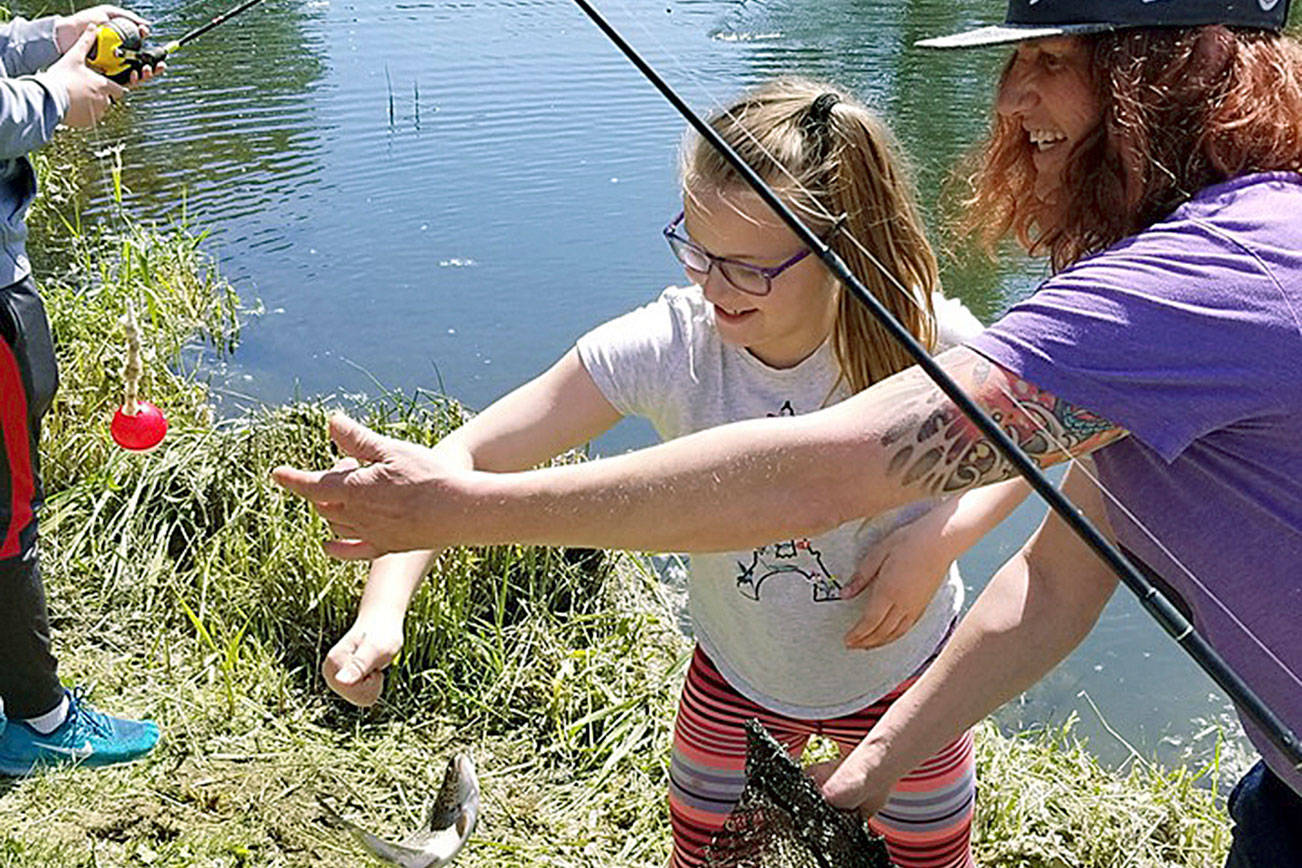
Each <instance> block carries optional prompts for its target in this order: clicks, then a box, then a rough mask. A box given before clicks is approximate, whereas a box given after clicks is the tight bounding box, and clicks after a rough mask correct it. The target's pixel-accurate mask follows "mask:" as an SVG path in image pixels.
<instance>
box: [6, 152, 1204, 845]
mask: <svg viewBox="0 0 1302 868" xmlns="http://www.w3.org/2000/svg"><path fill="white" fill-rule="evenodd" d="M68 177H72V176H71V175H68ZM73 199H75V195H74V194H70V198H69V200H68V201H72V200H73ZM60 213H62V212H59V211H57V210H51V211H47V212H46V214H45V216H44V218H43V219H45V220H46V221H47V223H46V229H45V231H47V232H48V233H50V234H51V236H57V244H55V245H51V246H52V247H57V248H58V249H59V250H61V251H62V253H61V259H60V261H61V262H62V265H61V266H60V267H58V268H57V269H55V270H51V269H52V268H53V266H47V268H46V270H45V272H44V274H46V275H53V276H46V277H44V279H43V280H42V285H43V288H44V292H45V294H46V297H47V299H48V302H49V308H50V312H51V319H52V321H53V324H54V329H55V332H56V334H57V336H58V340H59V354H60V363H61V366H62V371H63V385H62V388H61V391H60V395H59V399H58V401H57V403H56V406H55V407H54V409H53V411H52V412H51V415H50V417H49V418H48V421H47V424H46V428H45V431H44V435H45V440H44V453H43V454H44V456H45V464H44V469H45V472H46V476H47V480H48V490H49V499H48V503H47V506H46V511H45V514H44V517H43V531H44V547H43V550H42V557H43V563H44V566H45V569H46V574H47V589H48V592H49V596H50V608H51V612H52V616H53V622H54V623H53V626H54V633H55V647H56V651H57V653H58V654H59V656H60V658H61V667H62V669H61V671H62V674H63V677H64V678H65V679H66V680H67V681H69V682H76V683H81V684H86V685H89V686H90V687H91V688H92V689H93V699H94V700H95V701H96V702H97V703H98V704H99V705H101V706H102V707H104V708H105V709H108V710H110V711H113V712H115V713H130V714H135V715H148V716H150V717H152V718H154V719H155V720H157V721H159V723H160V724H161V726H162V728H163V731H164V734H165V735H164V740H163V742H162V744H161V746H160V748H159V749H158V750H157V751H156V752H155V754H154V755H152V756H151V757H150V758H148V759H147V760H146V761H143V762H141V763H138V764H135V765H133V766H130V767H126V768H114V769H105V770H71V771H69V770H62V771H55V772H50V773H46V774H42V775H38V776H36V777H33V778H31V779H27V780H23V781H20V782H9V783H5V784H0V865H5V866H8V865H22V866H116V865H123V866H125V865H142V864H143V865H168V866H224V865H229V866H236V865H250V866H264V865H266V866H281V865H284V866H308V865H311V866H354V865H359V864H363V863H364V861H365V860H364V859H363V857H361V856H360V855H359V851H358V849H357V848H356V847H355V845H354V844H353V843H352V841H351V839H349V838H348V837H347V836H346V835H344V834H343V833H342V832H341V831H340V830H338V829H336V828H333V827H332V826H330V825H329V824H328V823H327V822H326V820H325V818H324V817H323V816H322V811H321V809H320V808H319V807H318V805H317V803H316V800H315V794H316V793H318V792H326V793H332V794H335V795H336V796H338V797H339V799H340V800H341V801H342V802H343V804H344V806H345V811H346V813H348V814H349V815H350V816H351V817H353V818H355V819H358V820H360V821H362V822H363V823H365V824H367V825H370V826H372V827H374V828H376V829H381V830H392V831H394V832H397V831H398V830H402V829H407V828H411V827H413V826H415V825H416V824H417V823H418V822H419V821H420V819H421V817H422V812H423V809H424V806H425V803H426V802H427V800H428V798H429V797H430V795H431V794H432V792H433V790H434V789H435V788H437V786H438V783H439V780H440V778H441V774H442V769H443V763H444V761H445V760H446V757H447V756H448V754H449V753H451V752H452V751H454V750H460V749H469V750H470V751H471V752H472V753H473V755H474V756H475V758H476V760H477V762H478V765H479V768H480V773H481V778H482V783H483V785H484V807H483V818H482V822H481V825H480V827H479V830H478V832H477V834H476V837H475V838H474V839H473V840H472V842H471V846H470V847H469V848H468V849H467V851H466V852H465V854H464V856H463V858H462V859H461V860H460V862H459V864H465V865H468V866H488V865H494V866H542V865H548V866H553V865H554V866H625V865H627V866H641V865H662V864H664V862H665V860H666V858H667V854H668V846H667V842H668V816H667V810H666V807H665V798H664V794H665V788H666V780H667V777H666V774H667V773H666V765H667V762H668V745H669V733H670V726H671V722H672V715H673V709H674V705H675V701H676V698H677V691H678V687H679V684H680V681H681V677H682V670H683V665H684V662H685V654H686V652H687V650H688V649H687V645H686V643H685V642H684V640H683V639H682V638H681V637H680V636H679V635H678V634H677V633H676V632H675V631H674V629H673V627H672V624H673V615H672V613H671V612H670V611H669V609H668V608H667V607H666V605H665V604H664V603H663V602H662V600H661V596H660V594H659V591H658V588H657V586H656V583H655V580H654V578H653V577H651V576H650V575H649V573H648V572H647V571H646V570H645V569H643V568H641V567H640V565H639V562H638V561H636V560H634V559H633V558H629V557H626V556H618V555H608V554H604V553H599V552H592V551H586V550H550V549H537V548H524V547H502V548H495V549H455V550H450V551H448V552H446V553H444V554H443V555H442V556H441V558H440V560H439V562H438V564H437V565H436V567H435V568H434V570H433V573H434V575H435V579H434V580H431V581H428V582H426V583H425V585H424V586H423V587H422V589H421V590H420V591H419V592H418V595H417V597H416V599H415V601H414V603H413V606H412V613H411V616H410V617H409V618H408V621H407V625H408V626H407V636H406V642H405V646H404V649H403V654H402V656H401V658H400V660H399V661H398V662H397V664H396V665H395V666H394V667H393V669H392V670H391V671H390V675H389V680H388V683H387V684H386V689H385V699H384V701H383V702H382V703H381V704H380V705H379V706H378V707H376V708H374V709H371V710H367V711H360V710H357V709H353V708H352V707H350V706H348V705H347V704H346V703H344V702H342V701H341V700H338V699H336V698H334V697H333V695H332V694H331V693H330V692H329V691H328V690H327V689H326V687H325V686H324V684H323V683H322V681H321V679H320V676H319V675H318V671H319V665H320V661H321V659H322V657H323V655H324V653H325V651H326V650H327V649H328V648H329V647H330V645H331V644H332V643H333V641H334V640H335V639H336V638H337V637H338V636H339V635H341V634H342V633H343V631H344V630H345V628H346V627H347V626H348V625H349V623H350V622H351V619H352V615H353V612H354V609H355V606H356V601H357V595H358V591H359V588H360V582H361V580H362V577H363V570H362V568H361V567H359V566H356V565H349V564H342V563H338V562H334V561H331V560H329V559H328V558H326V557H325V556H324V555H323V554H322V552H321V549H320V546H319V544H318V543H319V541H320V540H322V539H323V538H325V536H326V534H327V528H326V527H325V525H324V524H323V523H322V522H321V521H320V520H319V519H318V518H317V517H316V516H315V515H314V514H313V513H312V512H311V510H310V509H308V508H307V507H306V505H305V504H304V503H302V502H301V501H298V500H297V499H295V498H292V497H290V496H287V495H285V494H284V493H282V492H281V491H280V490H279V489H278V488H276V487H275V486H274V485H272V484H271V482H270V480H269V477H268V472H269V470H270V469H271V467H273V466H274V465H276V464H278V463H282V462H289V463H294V464H298V465H304V466H321V465H324V464H327V463H329V462H330V461H331V460H332V458H333V456H332V454H331V451H330V448H329V446H328V444H327V442H326V440H325V436H324V430H325V419H326V414H327V410H328V406H329V402H307V403H298V404H294V405H291V406H285V407H279V408H272V409H268V410H266V411H264V412H262V413H259V414H257V415H255V416H253V417H251V418H246V419H240V420H234V421H221V422H218V421H215V420H214V419H213V414H212V412H211V410H210V408H209V404H208V401H207V392H206V389H205V387H204V385H203V382H202V380H201V379H200V377H199V376H197V374H196V372H195V371H193V370H191V371H190V372H189V373H179V372H180V371H181V367H182V360H183V359H193V358H195V357H196V355H200V356H202V355H205V354H206V355H207V356H208V357H212V356H213V355H221V354H223V353H227V352H229V351H230V350H231V348H232V347H233V346H234V343H235V341H236V339H237V337H238V322H237V319H238V303H237V300H236V297H235V294H234V292H233V291H232V290H231V287H229V286H228V285H227V284H226V283H225V282H224V281H223V280H222V279H221V278H220V276H219V275H217V273H216V271H215V270H214V268H213V267H212V266H211V264H210V263H209V262H208V260H207V259H206V258H205V256H204V255H203V243H202V242H203V236H202V235H201V234H198V235H197V234H194V233H193V232H192V231H191V230H190V229H189V228H188V227H186V226H184V225H176V226H168V227H149V226H143V225H140V224H138V223H136V222H134V221H132V220H131V218H130V217H129V215H126V214H119V215H118V216H117V217H115V218H114V219H113V220H112V221H111V225H108V226H85V225H82V224H80V223H79V222H78V221H77V220H76V219H66V220H64V219H62V218H59V217H58V215H59V214H60ZM52 218H53V219H54V222H53V223H52V224H51V223H49V222H48V221H50V220H51V219H52ZM128 300H132V301H134V302H135V304H136V306H137V309H138V310H139V311H142V326H143V330H144V337H145V341H146V344H147V347H148V348H149V349H150V353H149V354H148V357H147V358H146V369H147V372H146V376H145V379H144V381H143V382H142V384H141V389H142V395H143V396H144V397H147V398H149V399H150V400H153V401H155V402H156V403H158V404H159V405H160V406H161V407H163V408H164V410H165V411H166V412H167V413H168V415H169V418H170V421H171V424H172V430H171V432H170V433H169V435H168V438H167V439H166V440H165V441H164V443H163V445H162V446H161V447H159V448H158V449H157V450H155V451H154V452H151V453H148V454H144V455H136V454H130V453H126V452H123V451H121V450H118V449H117V448H116V447H114V446H112V444H111V443H110V441H109V439H108V434H107V427H108V419H109V416H110V415H111V413H112V411H113V409H114V408H115V407H116V406H117V403H118V402H120V400H121V384H120V382H119V379H118V371H119V370H120V366H121V361H122V360H121V353H122V345H123V339H122V334H121V328H120V325H119V322H118V319H119V317H120V316H121V314H122V312H123V310H124V309H125V305H126V303H127V301H128ZM350 409H351V410H352V411H353V412H354V413H357V414H359V415H362V416H363V417H365V418H367V419H368V421H370V422H371V423H372V424H374V425H375V426H376V427H378V428H380V429H381V430H383V431H385V432H387V433H390V434H394V435H396V436H402V437H407V438H410V439H414V440H418V441H422V442H432V441H434V440H436V439H437V438H438V437H440V436H442V434H444V433H446V432H447V431H448V430H450V429H451V428H452V427H454V426H456V425H457V424H460V422H461V420H462V418H463V415H464V414H463V410H462V408H461V407H460V406H459V405H458V404H457V403H456V402H455V401H453V400H451V399H449V398H445V397H441V396H436V395H429V394H418V395H414V396H400V395H389V396H384V397H382V398H380V399H378V400H375V401H373V402H371V403H369V404H366V405H364V406H361V407H353V408H350ZM567 460H576V459H573V458H571V459H567ZM978 744H979V763H980V781H981V784H980V786H981V791H980V793H981V794H980V817H979V823H978V834H979V843H978V852H979V854H980V857H981V863H982V864H983V865H987V866H1071V865H1091V866H1092V865H1098V866H1116V868H1122V866H1128V868H1140V866H1154V868H1156V866H1173V865H1180V866H1199V868H1202V866H1207V868H1211V866H1218V868H1219V865H1220V864H1221V861H1222V860H1223V854H1224V850H1225V847H1226V843H1227V831H1226V821H1225V818H1224V815H1223V812H1222V811H1221V809H1220V808H1219V807H1218V806H1217V804H1216V802H1215V799H1214V797H1213V795H1212V794H1211V793H1209V792H1208V791H1207V790H1206V789H1203V788H1199V787H1198V786H1195V782H1194V778H1193V775H1191V774H1190V773H1187V772H1184V771H1176V772H1164V771H1161V770H1158V769H1154V768H1151V767H1149V766H1147V765H1143V764H1139V765H1136V766H1135V767H1134V768H1133V769H1132V770H1131V771H1130V772H1129V773H1128V774H1126V775H1124V776H1123V775H1117V774H1114V773H1111V772H1107V771H1105V770H1103V769H1101V768H1100V767H1099V766H1098V764H1097V763H1096V762H1095V761H1094V760H1093V759H1092V758H1091V757H1090V755H1089V754H1088V752H1087V751H1085V750H1084V749H1083V748H1082V747H1081V746H1080V745H1078V744H1076V743H1075V742H1074V741H1073V740H1072V739H1071V737H1070V732H1069V731H1066V732H1057V733H1048V734H1040V735H1038V736H1035V737H1018V738H1011V739H1010V738H1005V737H1002V736H1000V735H999V734H998V733H997V732H996V731H995V730H994V729H993V728H992V727H989V726H986V727H983V728H982V729H981V731H980V738H979V742H978Z"/></svg>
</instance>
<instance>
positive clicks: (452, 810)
mask: <svg viewBox="0 0 1302 868" xmlns="http://www.w3.org/2000/svg"><path fill="white" fill-rule="evenodd" d="M317 801H319V802H320V803H321V807H322V808H324V809H325V812H326V815H327V816H329V817H330V818H331V819H332V820H334V821H335V822H336V823H338V824H339V825H341V826H343V827H344V828H345V829H347V830H348V831H349V832H350V833H351V834H352V836H353V837H354V838H356V839H357V840H358V842H360V843H361V845H362V846H363V847H365V848H366V849H367V850H369V851H370V852H371V853H373V854H375V855H376V856H377V857H379V858H380V859H383V860H384V861H386V862H389V863H392V864H394V865H401V866H402V868H438V866H440V865H448V864H451V862H452V860H453V859H455V858H456V856H457V853H459V852H461V848H462V847H464V846H465V844H466V839H467V838H469V837H470V833H471V832H473V831H474V830H475V823H476V821H478V819H479V778H478V777H477V776H476V775H475V764H474V763H473V762H471V761H470V757H469V756H468V755H466V754H457V755H456V756H454V757H452V759H450V760H448V770H447V771H446V772H444V774H443V786H442V787H440V788H439V794H438V796H437V797H436V798H435V799H434V804H432V805H430V809H429V819H428V820H427V821H426V823H425V828H424V829H421V830H420V831H419V832H415V833H414V834H412V835H409V836H408V837H406V838H404V839H403V840H401V841H398V842H396V843H391V842H389V841H386V840H384V839H383V838H380V837H377V836H376V835H372V834H371V833H370V832H367V831H366V830H365V829H362V828H361V827H360V826H357V825H356V824H354V823H351V822H349V821H348V820H345V819H344V818H343V817H341V816H340V815H339V812H338V811H336V810H335V809H334V807H333V806H332V805H331V804H330V802H329V800H327V799H326V797H325V796H322V795H318V796H317Z"/></svg>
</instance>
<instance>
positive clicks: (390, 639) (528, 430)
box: [321, 350, 620, 706]
mask: <svg viewBox="0 0 1302 868" xmlns="http://www.w3.org/2000/svg"><path fill="white" fill-rule="evenodd" d="M619 419H620V414H619V413H618V412H617V411H616V410H615V408H613V407H612V406H611V405H610V402H608V401H607V400H606V399H605V396H603V395H602V394H601V392H600V390H599V389H598V388H597V386H596V384H595V383H594V382H593V381H592V377H591V376H589V375H588V372H587V370H585V369H584V367H583V364H582V363H581V362H580V361H579V357H578V353H577V352H575V351H574V350H570V351H569V352H568V353H566V354H565V356H564V357H563V358H561V360H560V361H558V362H557V363H556V364H555V365H553V366H552V367H551V368H550V369H549V370H547V371H546V372H544V373H543V374H541V375H539V376H538V377H536V378H535V379H533V380H531V381H530V382H528V383H526V384H525V385H523V386H521V387H520V388H518V389H516V390H515V391H513V392H511V393H510V394H508V395H506V396H504V397H503V398H501V399H499V400H498V401H496V402H495V403H493V404H492V405H491V406H489V408H488V409H486V410H484V411H483V412H482V413H480V414H478V415H477V416H475V417H474V418H472V419H470V420H469V421H468V422H466V423H465V424H464V425H462V426H461V427H459V428H457V429H456V430H455V431H453V432H452V433H450V434H449V435H448V436H447V437H445V438H443V439H442V440H441V441H439V443H438V444H437V445H436V446H435V447H434V450H433V451H434V452H436V453H438V454H439V455H440V457H441V459H442V460H444V461H446V462H448V463H449V464H450V465H452V466H456V467H459V468H461V469H463V470H467V471H470V470H485V471H497V472H505V471H511V470H522V469H525V468H528V467H532V466H534V465H536V464H539V463H541V462H543V461H546V460H548V459H550V458H554V457H555V456H556V455H559V454H560V453H562V452H564V451H565V450H567V449H571V448H574V447H576V446H579V445H581V444H583V443H586V442H587V441H589V440H591V439H592V438H594V437H596V436H597V435H598V434H601V433H602V432H603V431H605V430H607V429H608V428H610V427H611V426H612V425H614V424H615V423H616V422H618V421H619ZM355 465H356V462H355V461H349V463H348V464H347V465H342V463H341V466H355ZM436 555H437V552H436V551H435V550H432V549H419V550H415V551H410V552H398V553H393V554H387V555H384V556H382V557H380V558H377V559H376V560H375V561H373V562H372V564H371V571H370V574H369V575H368V576H367V579H366V588H365V589H364V590H363V592H362V599H361V602H360V603H359V604H358V607H357V618H356V620H355V621H354V622H353V626H352V627H351V628H350V629H349V630H348V632H347V633H345V634H344V635H343V637H342V638H341V639H340V640H339V641H338V642H336V643H335V645H334V647H333V648H331V649H330V652H329V653H328V654H327V655H326V658H325V660H324V662H323V663H322V666H321V672H322V675H323V676H324V677H325V680H326V683H327V684H329V685H330V687H331V689H333V690H334V691H335V692H336V693H338V694H339V695H340V696H342V697H344V698H345V699H347V700H348V701H349V702H351V703H353V704H354V705H360V706H368V705H372V704H374V703H375V702H376V700H378V699H379V697H380V692H381V690H382V689H383V686H384V669H385V668H386V667H388V665H389V664H390V663H392V662H393V660H394V658H395V657H397V655H398V651H399V650H400V649H401V648H402V638H403V624H404V621H405V618H406V614H407V606H408V605H409V604H410V603H411V598H412V595H413V594H415V592H416V588H417V587H418V586H419V585H420V583H421V580H422V579H423V578H424V577H425V573H426V572H427V571H428V570H429V568H430V565H431V564H432V563H433V562H434V558H435V556H436Z"/></svg>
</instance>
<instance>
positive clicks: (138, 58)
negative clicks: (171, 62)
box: [86, 18, 173, 84]
mask: <svg viewBox="0 0 1302 868" xmlns="http://www.w3.org/2000/svg"><path fill="white" fill-rule="evenodd" d="M172 48H173V45H164V46H156V47H153V48H145V46H144V40H143V39H141V37H140V28H139V27H137V26H136V25H135V22H133V21H131V20H130V19H129V18H110V19H109V23H108V24H102V25H100V28H99V32H97V33H96V34H95V44H94V45H92V46H91V47H90V53H89V54H87V55H86V63H87V65H89V66H90V68H91V69H93V70H95V71H96V72H98V73H100V74H101V75H104V76H107V77H108V78H110V79H112V80H113V81H116V82H117V83H118V84H127V83H129V82H130V81H131V73H133V72H139V71H140V70H141V69H142V68H143V67H146V66H157V65H158V64H160V63H162V62H163V59H164V58H165V57H167V53H168V51H169V50H171V49H172Z"/></svg>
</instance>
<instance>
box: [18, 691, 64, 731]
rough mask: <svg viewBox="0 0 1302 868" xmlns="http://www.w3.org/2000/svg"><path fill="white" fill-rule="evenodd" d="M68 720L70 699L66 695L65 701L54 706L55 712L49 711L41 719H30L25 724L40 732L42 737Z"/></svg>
mask: <svg viewBox="0 0 1302 868" xmlns="http://www.w3.org/2000/svg"><path fill="white" fill-rule="evenodd" d="M67 719H68V697H67V695H66V694H65V695H64V697H63V701H62V702H60V703H59V704H58V705H56V706H54V710H53V711H47V712H45V714H42V715H40V716H39V717H29V718H27V719H26V720H24V721H23V723H25V724H27V725H28V726H30V727H31V728H32V729H34V730H36V731H37V732H39V733H40V734H41V735H49V734H50V733H52V732H54V731H55V730H56V729H58V728H59V727H61V726H63V722H64V721H65V720H67Z"/></svg>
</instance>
